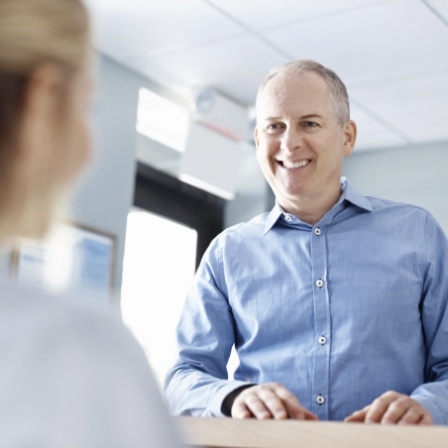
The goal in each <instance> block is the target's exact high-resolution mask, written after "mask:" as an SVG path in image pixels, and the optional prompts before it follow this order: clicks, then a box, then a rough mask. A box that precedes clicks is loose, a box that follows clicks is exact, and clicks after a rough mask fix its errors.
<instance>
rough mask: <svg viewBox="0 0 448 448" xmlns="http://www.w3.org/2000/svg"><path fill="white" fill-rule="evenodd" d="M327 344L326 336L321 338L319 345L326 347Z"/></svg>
mask: <svg viewBox="0 0 448 448" xmlns="http://www.w3.org/2000/svg"><path fill="white" fill-rule="evenodd" d="M326 342H327V338H326V337H325V336H321V337H320V338H319V344H321V345H324V344H325V343H326Z"/></svg>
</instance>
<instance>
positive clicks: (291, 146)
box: [255, 73, 356, 212]
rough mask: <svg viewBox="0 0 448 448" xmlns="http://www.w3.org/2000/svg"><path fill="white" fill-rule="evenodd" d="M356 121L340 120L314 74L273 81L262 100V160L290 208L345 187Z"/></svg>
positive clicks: (276, 190) (276, 191) (282, 76)
mask: <svg viewBox="0 0 448 448" xmlns="http://www.w3.org/2000/svg"><path fill="white" fill-rule="evenodd" d="M353 126H354V123H353V122H348V123H346V124H345V125H344V127H343V128H342V129H341V127H340V126H339V125H338V123H337V121H336V118H335V117H334V115H333V112H332V111H331V109H330V96H329V91H328V87H327V85H326V83H325V81H324V80H323V79H322V78H321V77H320V76H318V75H316V74H315V73H302V74H294V75H293V74H279V75H277V76H275V77H274V78H272V79H271V80H270V81H269V82H268V84H267V85H266V86H265V88H264V90H263V92H262V94H261V96H260V98H259V102H258V104H257V127H256V129H255V142H256V146H257V159H258V161H259V163H260V166H261V169H262V171H263V173H264V176H265V178H266V180H267V181H268V183H269V184H270V186H271V188H272V190H273V191H274V194H275V195H276V198H277V201H278V202H279V203H280V205H281V206H282V207H283V208H284V209H285V210H286V211H289V212H294V210H295V209H296V207H297V205H298V204H301V203H309V204H312V203H318V202H319V199H320V198H322V197H328V196H329V195H331V194H333V195H335V194H337V193H338V192H339V191H340V176H341V171H342V162H343V159H344V157H345V156H346V155H349V154H350V153H351V151H352V149H353V146H354V136H353V135H351V131H354V133H355V134H356V130H354V128H353Z"/></svg>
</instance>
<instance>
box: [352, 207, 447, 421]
mask: <svg viewBox="0 0 448 448" xmlns="http://www.w3.org/2000/svg"><path fill="white" fill-rule="evenodd" d="M423 241H424V248H423V257H424V266H425V267H424V278H425V280H424V284H423V287H422V293H423V297H422V301H421V320H422V327H423V332H424V336H425V341H426V349H427V362H426V366H425V379H426V382H425V384H422V385H421V386H419V387H418V388H417V389H415V390H414V391H413V392H412V393H411V394H410V396H407V395H403V394H399V393H397V392H393V391H389V392H386V393H384V394H383V395H381V396H380V397H378V398H377V399H376V400H374V401H373V402H372V403H371V404H370V405H368V406H366V407H365V408H363V409H361V410H358V411H356V412H355V413H353V414H352V415H351V416H349V417H347V418H346V421H348V422H366V423H372V422H375V423H393V424H423V425H428V424H431V423H435V424H447V423H448V345H447V341H448V310H447V307H448V276H447V267H448V241H447V238H446V236H445V234H444V232H443V230H442V229H441V227H440V225H439V224H438V223H437V222H436V220H435V219H434V218H433V217H432V216H431V215H430V214H428V216H427V218H426V223H425V231H424V237H423Z"/></svg>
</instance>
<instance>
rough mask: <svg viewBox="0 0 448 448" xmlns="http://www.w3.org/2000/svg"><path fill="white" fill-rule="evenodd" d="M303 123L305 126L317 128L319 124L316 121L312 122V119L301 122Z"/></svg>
mask: <svg viewBox="0 0 448 448" xmlns="http://www.w3.org/2000/svg"><path fill="white" fill-rule="evenodd" d="M303 125H304V126H305V127H306V128H317V126H319V125H318V124H317V123H316V122H314V121H305V122H304V123H303Z"/></svg>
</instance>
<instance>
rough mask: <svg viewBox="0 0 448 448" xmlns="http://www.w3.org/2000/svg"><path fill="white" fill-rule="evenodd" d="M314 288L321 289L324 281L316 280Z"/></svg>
mask: <svg viewBox="0 0 448 448" xmlns="http://www.w3.org/2000/svg"><path fill="white" fill-rule="evenodd" d="M316 286H317V287H318V288H322V286H324V281H323V280H321V279H318V280H316Z"/></svg>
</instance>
